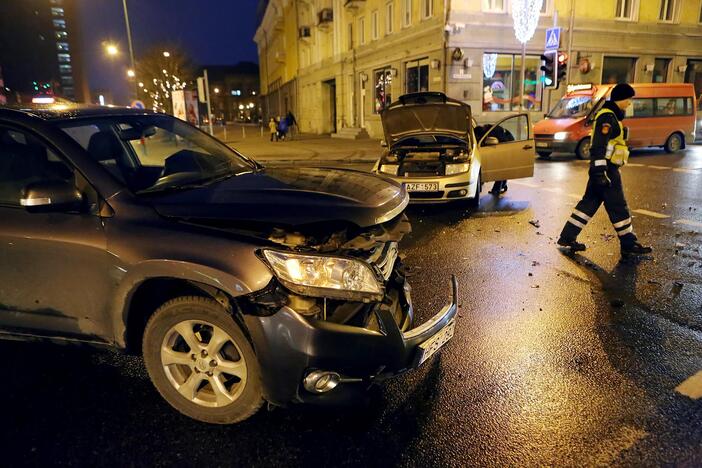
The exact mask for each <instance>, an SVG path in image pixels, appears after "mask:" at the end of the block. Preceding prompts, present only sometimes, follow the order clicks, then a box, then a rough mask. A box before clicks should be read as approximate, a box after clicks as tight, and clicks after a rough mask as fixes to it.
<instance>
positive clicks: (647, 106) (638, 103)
mask: <svg viewBox="0 0 702 468" xmlns="http://www.w3.org/2000/svg"><path fill="white" fill-rule="evenodd" d="M626 116H627V117H651V116H653V99H651V98H635V99H633V100H632V105H631V106H629V107H627V109H626Z"/></svg>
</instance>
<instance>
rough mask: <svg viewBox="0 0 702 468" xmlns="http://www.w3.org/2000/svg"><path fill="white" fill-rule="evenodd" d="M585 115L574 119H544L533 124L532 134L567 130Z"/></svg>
mask: <svg viewBox="0 0 702 468" xmlns="http://www.w3.org/2000/svg"><path fill="white" fill-rule="evenodd" d="M584 118H585V117H577V118H575V119H544V120H540V121H538V122H536V123H535V124H534V134H547V135H548V134H554V133H557V132H564V131H568V130H569V129H570V127H572V126H573V125H578V124H579V123H580V122H582V120H583V119H584Z"/></svg>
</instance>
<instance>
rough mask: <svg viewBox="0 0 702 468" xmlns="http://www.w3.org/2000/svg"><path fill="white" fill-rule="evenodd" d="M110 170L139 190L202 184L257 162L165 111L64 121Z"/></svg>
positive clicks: (63, 125)
mask: <svg viewBox="0 0 702 468" xmlns="http://www.w3.org/2000/svg"><path fill="white" fill-rule="evenodd" d="M59 125H60V127H61V128H62V129H63V130H64V131H65V132H66V133H67V134H68V135H70V136H71V137H72V138H73V139H74V140H76V141H77V142H78V143H79V144H80V145H81V146H82V147H83V148H85V150H86V151H87V152H88V153H89V154H90V156H91V157H92V158H93V159H95V160H96V161H97V162H99V163H100V164H101V165H102V166H103V167H104V168H105V169H107V171H108V172H110V173H111V174H112V175H113V176H115V177H116V178H117V179H118V180H120V181H121V182H123V183H124V184H125V185H127V186H128V187H129V188H130V189H131V190H132V191H134V192H138V193H145V192H155V191H162V190H172V189H185V188H191V187H197V186H202V185H204V184H207V183H212V182H215V181H218V180H221V179H224V178H228V177H231V176H234V175H238V174H242V173H246V172H252V171H255V170H256V168H257V165H256V163H255V162H253V161H251V160H249V159H247V158H245V157H244V156H242V155H240V154H238V153H236V152H235V151H233V150H232V149H230V148H229V147H227V146H226V145H224V144H222V143H220V142H219V141H217V140H215V139H214V138H212V137H210V136H209V135H207V134H205V133H203V132H201V131H200V130H198V129H196V128H195V127H193V126H191V125H189V124H187V123H185V122H182V121H180V120H178V119H175V118H173V117H170V116H166V115H140V116H111V117H99V118H94V119H80V120H75V121H68V122H65V123H61V124H59Z"/></svg>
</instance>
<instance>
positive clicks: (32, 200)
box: [20, 180, 83, 212]
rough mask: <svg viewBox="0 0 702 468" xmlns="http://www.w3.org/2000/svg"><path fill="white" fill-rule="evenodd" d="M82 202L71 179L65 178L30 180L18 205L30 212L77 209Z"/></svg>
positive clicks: (81, 196) (81, 197)
mask: <svg viewBox="0 0 702 468" xmlns="http://www.w3.org/2000/svg"><path fill="white" fill-rule="evenodd" d="M82 204H83V195H82V194H81V193H80V192H79V191H78V189H77V188H76V186H75V184H74V183H73V182H72V181H70V182H69V181H65V180H44V181H40V182H32V183H31V184H29V185H27V186H26V187H25V188H24V189H23V190H22V198H21V199H20V205H22V206H24V207H25V208H26V209H27V211H31V212H47V211H71V210H78V209H80V207H81V205H82Z"/></svg>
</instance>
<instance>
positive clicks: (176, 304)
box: [143, 297, 263, 424]
mask: <svg viewBox="0 0 702 468" xmlns="http://www.w3.org/2000/svg"><path fill="white" fill-rule="evenodd" d="M143 351H144V360H145V363H146V368H147V370H148V371H149V375H150V377H151V380H152V381H153V382H154V385H155V386H156V388H157V389H158V391H159V392H160V393H161V395H162V396H163V397H164V398H165V399H166V400H167V401H168V402H169V403H170V404H171V405H172V406H173V407H175V408H176V409H178V410H179V411H181V412H182V413H184V414H186V415H187V416H190V417H192V418H194V419H198V420H200V421H205V422H211V423H220V424H226V423H233V422H238V421H241V420H243V419H246V418H247V417H249V416H251V415H252V414H253V413H255V412H256V411H257V410H258V408H259V407H260V406H261V404H262V403H263V400H262V398H261V383H260V371H259V369H258V363H257V360H256V358H255V355H254V353H253V349H252V348H251V345H250V343H249V342H248V340H247V339H246V337H245V336H244V334H243V333H242V332H241V329H240V328H239V326H238V325H237V324H236V322H235V321H234V320H233V318H232V317H231V316H230V315H229V314H227V313H226V312H225V311H224V310H223V309H222V308H221V306H220V305H219V304H218V303H217V302H215V301H214V300H212V299H208V298H203V297H183V298H178V299H174V300H172V301H169V302H167V303H166V304H164V305H163V306H162V307H161V308H159V309H158V310H157V311H156V312H155V313H154V315H153V316H152V317H151V319H150V320H149V323H148V324H147V326H146V330H145V331H144V344H143Z"/></svg>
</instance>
